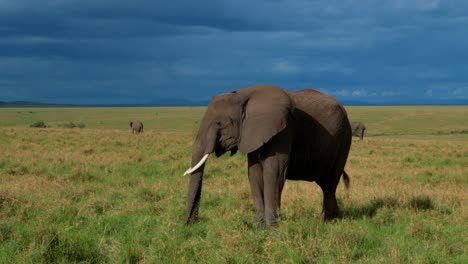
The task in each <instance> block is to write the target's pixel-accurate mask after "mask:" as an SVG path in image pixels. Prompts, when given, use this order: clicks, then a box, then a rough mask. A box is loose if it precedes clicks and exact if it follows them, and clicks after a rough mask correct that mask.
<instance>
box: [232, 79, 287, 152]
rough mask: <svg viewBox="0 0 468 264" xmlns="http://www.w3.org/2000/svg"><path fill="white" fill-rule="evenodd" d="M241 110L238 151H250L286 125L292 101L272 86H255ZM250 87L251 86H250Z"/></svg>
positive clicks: (260, 145)
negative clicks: (241, 118)
mask: <svg viewBox="0 0 468 264" xmlns="http://www.w3.org/2000/svg"><path fill="white" fill-rule="evenodd" d="M255 88H256V89H253V91H252V92H251V93H250V95H249V96H248V99H247V101H246V104H245V106H244V110H243V122H242V124H241V128H240V130H241V138H240V142H239V151H240V152H241V153H243V154H248V153H251V152H253V151H255V150H257V149H259V148H260V147H262V146H263V145H264V144H265V143H266V142H268V141H269V140H270V139H271V138H272V137H274V136H275V135H276V134H278V133H279V132H281V131H283V130H284V129H285V128H286V126H287V125H288V119H289V113H290V112H291V109H292V107H293V103H292V101H291V99H290V98H289V96H288V95H287V94H286V93H285V92H284V91H283V90H281V89H280V88H277V87H274V86H260V87H255ZM251 89H252V88H251Z"/></svg>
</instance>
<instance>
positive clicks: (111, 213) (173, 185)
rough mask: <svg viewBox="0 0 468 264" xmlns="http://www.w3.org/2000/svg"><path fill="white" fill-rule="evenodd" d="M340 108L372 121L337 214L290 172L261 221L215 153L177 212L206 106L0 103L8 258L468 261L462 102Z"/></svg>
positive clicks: (2, 253) (231, 169)
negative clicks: (192, 213)
mask: <svg viewBox="0 0 468 264" xmlns="http://www.w3.org/2000/svg"><path fill="white" fill-rule="evenodd" d="M346 109H347V111H348V115H349V117H350V120H352V121H362V122H364V123H365V124H366V127H367V131H366V134H365V136H364V140H363V141H360V140H359V139H357V138H353V143H352V146H351V151H350V155H349V158H348V162H347V165H346V171H347V172H348V174H349V176H350V178H351V186H350V189H349V190H346V189H345V188H344V184H342V183H341V184H340V185H339V186H338V190H337V196H338V199H339V204H340V208H341V211H342V216H341V217H340V218H338V219H336V220H333V221H331V222H326V223H322V222H320V219H319V216H320V211H321V202H322V193H321V190H320V188H319V187H318V186H317V185H316V184H315V183H309V182H291V181H288V182H286V185H285V189H284V191H283V199H282V208H281V212H280V219H281V221H280V225H279V227H278V228H276V229H269V230H262V229H257V228H256V224H255V213H254V209H253V202H252V199H251V194H250V187H249V183H248V179H247V164H246V163H247V162H246V157H245V156H242V155H239V154H236V155H235V156H233V157H229V155H225V156H223V157H221V158H215V157H210V158H209V159H208V161H207V165H206V169H205V178H204V185H203V191H202V198H201V205H200V219H199V221H198V222H196V223H195V224H194V225H192V226H190V227H187V226H184V224H183V221H184V216H185V210H186V208H185V206H186V199H187V189H188V181H189V178H188V177H187V176H185V177H184V176H182V174H183V172H184V171H185V170H186V169H187V168H188V167H189V166H190V159H191V148H192V142H193V141H194V139H195V136H196V131H197V129H198V125H199V122H200V120H201V118H202V115H203V113H204V110H205V108H202V107H201V108H197V107H193V108H191V107H185V108H0V263H50V262H56V263H73V262H80V263H196V262H199V263H354V262H356V263H468V255H467V247H468V205H467V204H468V107H466V106H460V107H455V106H454V107H439V106H434V107H429V106H427V107H426V106H425V107H422V106H418V107H409V106H404V107H354V106H353V107H346ZM131 120H141V121H142V122H143V123H144V125H145V131H144V133H143V134H141V135H132V134H131V132H130V127H129V122H130V121H131ZM37 121H43V122H44V123H45V125H46V126H47V128H36V127H30V125H31V124H33V123H35V122H37ZM69 123H78V124H83V125H82V127H83V128H69V126H68V127H67V126H66V125H63V124H69Z"/></svg>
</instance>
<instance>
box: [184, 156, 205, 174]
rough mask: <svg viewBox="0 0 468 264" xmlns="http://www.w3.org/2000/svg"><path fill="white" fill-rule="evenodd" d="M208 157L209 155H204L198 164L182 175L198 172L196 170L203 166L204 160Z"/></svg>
mask: <svg viewBox="0 0 468 264" xmlns="http://www.w3.org/2000/svg"><path fill="white" fill-rule="evenodd" d="M209 155H210V154H205V156H203V158H202V159H201V160H200V162H198V164H197V165H195V167H193V168H190V169H188V170H187V171H186V172H184V175H187V174H190V173H192V172H194V171H196V170H198V168H200V167H201V166H202V165H203V163H205V161H206V159H207V158H208V156H209Z"/></svg>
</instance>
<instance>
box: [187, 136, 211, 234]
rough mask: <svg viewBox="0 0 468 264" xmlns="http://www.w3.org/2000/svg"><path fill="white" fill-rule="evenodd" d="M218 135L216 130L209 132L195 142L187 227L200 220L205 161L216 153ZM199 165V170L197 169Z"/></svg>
mask: <svg viewBox="0 0 468 264" xmlns="http://www.w3.org/2000/svg"><path fill="white" fill-rule="evenodd" d="M200 135H203V136H200ZM216 135H217V131H215V130H214V129H213V130H211V131H209V132H208V133H207V134H205V133H199V136H198V137H197V140H196V142H195V147H194V149H193V153H192V163H191V168H192V169H190V170H189V171H188V172H190V173H191V176H190V183H189V190H188V197H187V199H188V202H187V216H186V219H185V224H187V225H190V224H193V223H194V222H195V221H196V220H197V218H198V208H199V205H200V197H201V190H202V183H203V173H204V170H205V162H204V160H206V158H207V154H210V153H212V152H213V151H214V145H215V142H216ZM197 165H198V168H196V167H197ZM193 169H195V170H193Z"/></svg>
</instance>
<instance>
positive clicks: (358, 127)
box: [351, 122, 366, 140]
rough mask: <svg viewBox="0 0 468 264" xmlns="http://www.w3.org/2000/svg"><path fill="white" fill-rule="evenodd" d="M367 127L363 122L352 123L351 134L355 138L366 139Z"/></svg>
mask: <svg viewBox="0 0 468 264" xmlns="http://www.w3.org/2000/svg"><path fill="white" fill-rule="evenodd" d="M365 130H366V126H365V125H364V124H363V123H362V122H351V133H352V134H353V136H355V137H359V138H360V139H361V140H363V139H364V131H365Z"/></svg>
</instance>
